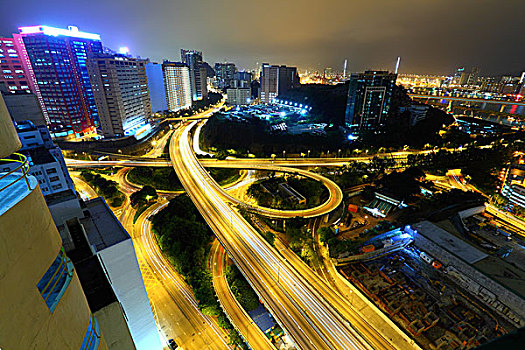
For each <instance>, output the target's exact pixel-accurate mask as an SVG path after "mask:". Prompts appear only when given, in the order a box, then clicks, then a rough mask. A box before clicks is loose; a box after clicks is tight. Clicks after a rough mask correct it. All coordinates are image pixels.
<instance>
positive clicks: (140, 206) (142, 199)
mask: <svg viewBox="0 0 525 350" xmlns="http://www.w3.org/2000/svg"><path fill="white" fill-rule="evenodd" d="M157 198H159V196H158V194H157V191H155V189H154V188H153V187H151V186H144V187H142V189H140V190H139V191H137V192H134V193H132V194H131V196H129V199H130V202H131V206H132V207H133V208H135V209H136V212H135V216H134V217H133V223H135V221H137V219H138V218H139V216H140V214H142V213H143V212H144V211H145V210H146V209H147V208H148V207H149V206H150V205H151V204H152V203H155V202H156V201H157Z"/></svg>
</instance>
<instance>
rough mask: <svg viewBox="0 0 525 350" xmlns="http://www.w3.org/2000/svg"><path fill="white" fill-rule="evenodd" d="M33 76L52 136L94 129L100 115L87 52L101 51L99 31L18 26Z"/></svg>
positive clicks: (78, 134) (81, 134)
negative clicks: (88, 31)
mask: <svg viewBox="0 0 525 350" xmlns="http://www.w3.org/2000/svg"><path fill="white" fill-rule="evenodd" d="M19 31H20V37H21V39H22V42H23V45H24V47H25V49H24V51H25V52H24V53H23V56H26V57H27V59H28V60H29V62H30V66H31V67H32V72H30V74H31V75H32V78H34V79H35V81H36V85H35V94H36V95H37V98H38V100H39V102H41V107H42V110H43V112H44V116H45V118H46V120H48V121H49V129H50V131H51V134H52V135H53V136H54V137H64V136H69V135H73V134H76V135H75V136H77V137H81V136H84V134H85V133H95V132H96V128H97V127H98V126H99V118H98V112H97V106H96V103H95V98H94V96H93V90H92V87H91V82H90V79H89V74H88V72H87V67H86V61H87V56H88V55H89V54H91V53H97V52H100V53H102V43H101V42H100V36H99V35H98V34H91V33H86V32H81V31H79V30H78V28H76V27H68V29H61V28H53V27H48V26H34V27H21V28H19Z"/></svg>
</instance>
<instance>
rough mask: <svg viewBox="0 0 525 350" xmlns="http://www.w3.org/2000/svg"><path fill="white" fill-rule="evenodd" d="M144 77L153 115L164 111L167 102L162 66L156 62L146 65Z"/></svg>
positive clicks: (166, 107)
mask: <svg viewBox="0 0 525 350" xmlns="http://www.w3.org/2000/svg"><path fill="white" fill-rule="evenodd" d="M146 76H147V79H148V88H149V97H150V100H151V110H152V111H153V112H154V113H156V112H162V111H166V110H167V109H168V102H167V101H166V90H165V89H164V76H163V73H162V64H161V63H156V62H148V63H146Z"/></svg>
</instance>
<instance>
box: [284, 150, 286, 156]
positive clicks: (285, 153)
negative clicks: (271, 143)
mask: <svg viewBox="0 0 525 350" xmlns="http://www.w3.org/2000/svg"><path fill="white" fill-rule="evenodd" d="M283 158H286V151H285V150H283Z"/></svg>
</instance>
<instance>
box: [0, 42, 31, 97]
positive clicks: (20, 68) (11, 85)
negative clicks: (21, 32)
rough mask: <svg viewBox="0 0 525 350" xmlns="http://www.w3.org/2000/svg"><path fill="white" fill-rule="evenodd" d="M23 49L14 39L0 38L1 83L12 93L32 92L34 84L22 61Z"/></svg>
mask: <svg viewBox="0 0 525 350" xmlns="http://www.w3.org/2000/svg"><path fill="white" fill-rule="evenodd" d="M22 52H23V49H22V48H20V47H19V45H18V44H17V41H16V40H15V39H14V38H0V68H1V69H2V74H1V75H0V83H4V84H5V85H6V86H7V89H8V90H9V91H11V92H18V91H25V92H31V90H32V83H31V79H30V77H29V73H28V71H27V68H26V66H25V64H24V60H23V59H22Z"/></svg>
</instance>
